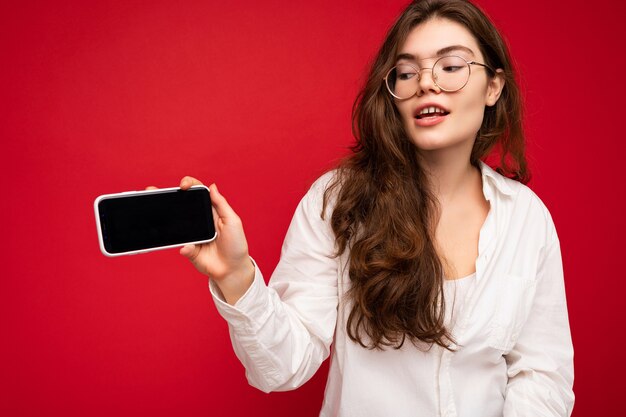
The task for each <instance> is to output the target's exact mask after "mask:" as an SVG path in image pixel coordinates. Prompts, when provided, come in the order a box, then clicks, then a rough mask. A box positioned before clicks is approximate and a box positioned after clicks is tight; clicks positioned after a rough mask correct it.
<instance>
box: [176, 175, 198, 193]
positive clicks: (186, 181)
mask: <svg viewBox="0 0 626 417" xmlns="http://www.w3.org/2000/svg"><path fill="white" fill-rule="evenodd" d="M194 185H202V183H201V182H200V181H198V180H197V179H195V178H194V177H189V176H185V177H183V179H182V180H180V188H181V189H183V190H187V189H189V188H191V187H192V186H194Z"/></svg>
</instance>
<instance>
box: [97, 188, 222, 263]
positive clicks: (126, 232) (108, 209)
mask: <svg viewBox="0 0 626 417" xmlns="http://www.w3.org/2000/svg"><path fill="white" fill-rule="evenodd" d="M98 212H99V215H100V227H101V233H102V240H103V243H104V247H105V249H106V251H107V252H109V253H111V254H117V253H124V252H130V251H137V250H142V249H151V248H158V247H162V246H171V245H179V244H183V243H189V242H198V241H203V240H211V239H213V238H214V237H215V225H214V223H213V213H212V211H211V198H210V196H209V192H208V190H207V189H206V188H191V189H189V190H187V191H182V190H169V191H163V192H156V193H150V194H140V195H129V196H124V195H122V196H116V197H114V198H105V199H103V200H101V201H100V202H99V203H98Z"/></svg>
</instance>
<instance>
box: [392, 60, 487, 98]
mask: <svg viewBox="0 0 626 417" xmlns="http://www.w3.org/2000/svg"><path fill="white" fill-rule="evenodd" d="M450 57H453V58H460V59H462V60H463V61H465V63H466V64H467V69H468V70H469V74H468V75H467V80H465V83H464V84H463V85H462V86H461V87H459V88H457V89H456V90H446V89H445V88H443V87H441V86H440V85H439V84H438V83H437V77H433V76H432V75H433V68H435V66H436V65H437V62H439V61H441V60H442V59H444V58H450ZM403 65H408V66H410V67H412V68H414V69H415V72H416V73H417V82H418V83H419V81H420V80H421V79H422V70H430V73H431V77H432V79H433V82H434V83H435V85H436V86H437V88H439V89H440V90H441V91H445V92H446V93H456V92H457V91H460V90H462V89H463V87H465V86H466V85H467V83H468V82H469V79H470V77H471V76H472V65H480V66H481V67H485V68H487V69H488V70H489V71H491V73H492V74H496V70H494V69H493V68H491V67H490V66H489V65H487V64H483V63H480V62H477V61H468V60H467V59H465V58H463V57H462V56H458V55H444V56H442V57H439V58H437V60H436V61H435V62H434V63H433V66H432V67H430V68H418V67H416V66H415V65H413V64H403ZM397 67H398V65H394V66H393V67H392V68H391V69H390V70H389V71H387V74H386V75H385V78H383V81H384V82H385V87H386V88H387V91H388V92H389V94H391V95H392V96H393V97H395V98H397V99H398V100H408V99H409V98H411V97H413V96H414V95H415V94H416V93H417V91H418V90H419V85H418V86H417V89H416V90H415V93H413V94H412V95H410V96H409V97H404V98H402V97H398V96H397V95H395V94H394V93H393V92H392V91H391V88H389V82H388V77H389V74H391V71H393V70H394V69H396V68H397Z"/></svg>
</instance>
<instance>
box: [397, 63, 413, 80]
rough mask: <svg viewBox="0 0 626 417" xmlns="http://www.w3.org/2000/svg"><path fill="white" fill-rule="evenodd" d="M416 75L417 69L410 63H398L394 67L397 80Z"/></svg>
mask: <svg viewBox="0 0 626 417" xmlns="http://www.w3.org/2000/svg"><path fill="white" fill-rule="evenodd" d="M416 75H417V70H416V69H415V68H413V67H412V66H411V65H398V66H397V67H396V79H397V80H398V81H407V80H410V79H411V78H413V77H415V76H416Z"/></svg>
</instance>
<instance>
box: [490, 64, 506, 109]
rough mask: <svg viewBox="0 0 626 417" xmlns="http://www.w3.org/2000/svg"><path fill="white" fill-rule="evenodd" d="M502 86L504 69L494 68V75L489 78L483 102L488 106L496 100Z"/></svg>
mask: <svg viewBox="0 0 626 417" xmlns="http://www.w3.org/2000/svg"><path fill="white" fill-rule="evenodd" d="M503 88H504V71H503V70H502V69H500V68H499V69H497V70H496V75H495V76H494V77H492V78H490V79H489V84H488V85H487V96H486V97H485V104H486V105H487V106H489V107H491V106H493V105H494V104H496V103H497V102H498V99H499V98H500V94H501V93H502V89H503Z"/></svg>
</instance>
